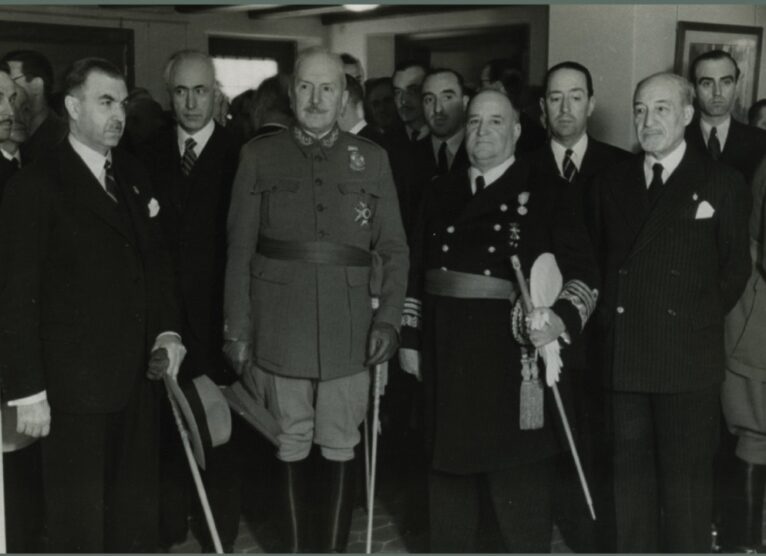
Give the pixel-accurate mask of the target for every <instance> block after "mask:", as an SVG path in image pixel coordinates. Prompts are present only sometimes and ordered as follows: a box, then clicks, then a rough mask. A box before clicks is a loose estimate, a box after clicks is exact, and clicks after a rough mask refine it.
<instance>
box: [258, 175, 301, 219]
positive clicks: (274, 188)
mask: <svg viewBox="0 0 766 556" xmlns="http://www.w3.org/2000/svg"><path fill="white" fill-rule="evenodd" d="M300 185H301V182H300V180H298V179H295V178H279V177H274V178H263V179H261V180H259V181H258V182H257V183H256V184H255V186H254V190H253V193H256V194H260V195H261V223H262V224H263V225H264V226H267V227H272V226H280V223H281V225H290V219H289V214H291V213H292V211H294V210H295V205H296V201H295V199H296V197H297V193H298V189H299V188H300Z"/></svg>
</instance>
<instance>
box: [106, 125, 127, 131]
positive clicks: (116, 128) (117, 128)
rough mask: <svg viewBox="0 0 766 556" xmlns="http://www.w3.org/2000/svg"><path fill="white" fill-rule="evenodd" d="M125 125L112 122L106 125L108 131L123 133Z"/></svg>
mask: <svg viewBox="0 0 766 556" xmlns="http://www.w3.org/2000/svg"><path fill="white" fill-rule="evenodd" d="M123 127H124V126H123V125H122V124H112V125H110V126H107V127H106V131H116V132H118V133H121V132H122V128H123Z"/></svg>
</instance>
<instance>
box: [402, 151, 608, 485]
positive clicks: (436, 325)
mask: <svg viewBox="0 0 766 556" xmlns="http://www.w3.org/2000/svg"><path fill="white" fill-rule="evenodd" d="M528 174H529V170H528V167H527V166H526V164H525V163H524V162H523V161H519V160H517V161H516V162H514V163H513V165H512V166H511V167H510V168H509V169H508V170H507V171H506V172H505V173H504V174H503V175H502V176H501V177H500V178H499V179H498V180H497V181H496V182H494V183H492V184H491V185H490V186H489V187H487V188H486V189H484V190H483V191H479V192H478V193H476V194H475V195H473V194H472V192H471V188H470V183H469V180H468V176H467V172H466V171H465V170H462V171H458V172H455V171H453V172H451V173H449V174H447V175H446V176H443V177H442V178H439V179H437V180H436V181H435V182H433V183H432V184H431V186H430V188H429V189H428V190H427V191H426V193H425V202H424V203H423V210H422V213H421V216H420V223H419V224H418V227H417V228H416V233H415V235H414V236H413V241H412V244H411V245H412V263H411V264H412V267H411V273H410V285H409V289H408V298H407V301H406V303H405V311H404V316H403V324H404V325H405V326H404V328H403V330H402V339H403V343H404V347H418V346H419V348H420V349H421V350H422V354H423V378H424V383H425V386H426V419H427V422H426V437H427V442H428V446H429V452H430V454H431V456H432V460H431V464H432V467H433V468H434V469H436V470H438V471H443V472H447V473H455V474H467V473H483V472H489V471H495V470H501V469H507V468H509V467H511V466H513V465H517V464H524V463H529V462H533V461H539V460H542V459H545V458H549V457H551V456H552V455H554V454H555V453H557V452H559V451H560V450H561V449H562V447H563V446H565V445H566V441H565V440H563V436H561V434H560V431H557V429H556V426H557V424H558V422H559V418H558V416H557V415H556V410H555V406H554V401H553V399H552V397H551V396H550V389H548V388H546V394H545V396H546V397H545V409H546V412H545V416H544V417H545V425H544V427H543V428H542V429H539V430H525V431H522V430H520V428H519V389H520V384H521V363H520V361H521V348H520V345H519V343H518V342H517V341H516V340H515V339H514V336H513V334H512V331H511V319H510V313H511V310H512V305H511V302H510V301H509V300H501V299H459V298H454V297H444V296H437V295H433V294H429V293H427V292H426V291H425V290H424V276H425V274H426V272H427V271H429V270H430V271H433V270H442V271H445V270H450V271H458V272H463V273H470V274H476V275H480V276H492V277H496V278H502V279H505V280H511V281H513V282H515V278H514V274H513V269H512V268H511V265H510V260H509V259H510V256H511V255H513V254H516V255H518V256H519V258H520V260H521V263H522V268H523V271H524V274H525V275H526V276H529V270H530V268H531V266H532V264H533V262H534V261H535V259H536V258H537V257H538V256H539V255H540V254H541V253H543V252H550V253H553V254H554V255H555V256H556V259H557V263H558V266H559V268H560V269H561V272H562V275H563V278H564V282H565V286H566V287H565V288H564V291H563V292H562V294H561V295H560V296H559V299H558V300H557V301H556V303H555V304H554V305H553V310H554V311H555V312H556V314H557V315H558V316H559V317H561V319H562V320H563V321H564V323H565V325H566V328H567V331H568V332H569V333H570V334H571V335H572V336H573V338H574V339H575V341H576V337H577V335H578V334H579V332H580V331H581V329H582V327H583V325H584V323H585V321H586V320H587V318H588V316H589V314H590V312H591V311H592V309H593V305H594V303H595V295H596V293H595V291H594V288H595V283H596V275H597V273H596V268H595V264H594V260H593V255H592V251H591V249H590V243H589V241H588V238H587V234H586V232H585V228H584V226H583V224H582V223H581V221H580V220H579V216H580V215H579V207H580V206H581V204H582V203H581V202H578V203H575V202H568V200H567V199H564V198H563V197H564V196H561V198H559V197H558V196H557V195H558V194H556V193H555V191H554V189H553V188H552V187H551V186H550V185H546V184H542V183H530V182H529V179H528ZM559 199H560V201H559ZM421 302H422V303H421ZM421 307H422V311H421ZM419 329H422V334H421V333H419V332H418V330H419ZM563 373H564V376H566V373H567V370H566V369H564V371H563Z"/></svg>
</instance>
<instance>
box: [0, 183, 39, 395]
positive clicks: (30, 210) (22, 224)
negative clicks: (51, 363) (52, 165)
mask: <svg viewBox="0 0 766 556" xmlns="http://www.w3.org/2000/svg"><path fill="white" fill-rule="evenodd" d="M30 171H32V172H35V170H32V169H31V168H30ZM38 173H39V172H38ZM25 178H31V179H25ZM34 178H39V176H33V175H32V174H31V173H30V172H27V173H24V172H21V173H19V174H16V176H14V178H12V179H11V181H10V182H9V184H8V187H7V188H6V192H5V197H4V199H3V204H2V210H0V245H1V246H2V255H3V267H4V269H3V278H4V287H3V288H2V290H1V291H0V322H1V323H2V330H0V332H1V333H2V335H1V336H0V341H1V342H2V345H0V369H2V381H3V397H4V398H5V399H6V400H8V399H11V400H13V399H20V398H25V397H27V396H31V395H34V394H37V393H39V392H42V391H44V390H45V379H44V376H45V372H44V363H43V358H42V343H41V340H40V294H41V287H40V285H41V277H42V273H43V265H44V261H45V260H46V258H47V256H46V254H47V251H48V237H49V234H50V221H51V218H52V216H51V214H50V213H51V211H52V208H51V205H50V199H49V198H48V196H47V195H46V194H45V191H44V188H43V186H42V183H41V181H42V180H41V179H34Z"/></svg>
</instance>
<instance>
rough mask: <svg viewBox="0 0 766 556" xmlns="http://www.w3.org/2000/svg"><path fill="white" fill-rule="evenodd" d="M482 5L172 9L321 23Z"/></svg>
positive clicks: (194, 12)
mask: <svg viewBox="0 0 766 556" xmlns="http://www.w3.org/2000/svg"><path fill="white" fill-rule="evenodd" d="M482 7H484V6H470V7H468V6H466V5H462V6H460V5H454V6H450V5H441V6H437V5H411V4H401V5H385V6H378V7H377V8H375V9H374V10H369V11H365V12H352V11H349V10H347V9H346V8H344V7H343V6H342V5H339V4H335V5H324V6H323V5H317V4H312V5H285V4H251V5H247V4H245V5H181V6H174V9H175V11H176V12H178V13H181V14H202V13H210V12H233V11H236V12H247V15H248V17H249V18H250V19H255V20H266V19H285V18H291V17H309V16H314V17H319V19H320V20H321V22H322V24H323V25H333V24H336V23H350V22H353V21H367V20H371V19H379V18H383V17H397V16H409V15H421V14H430V13H444V12H447V11H459V10H466V9H475V8H482Z"/></svg>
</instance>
